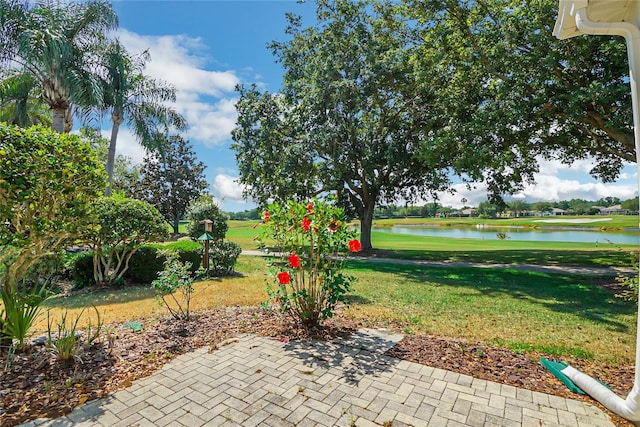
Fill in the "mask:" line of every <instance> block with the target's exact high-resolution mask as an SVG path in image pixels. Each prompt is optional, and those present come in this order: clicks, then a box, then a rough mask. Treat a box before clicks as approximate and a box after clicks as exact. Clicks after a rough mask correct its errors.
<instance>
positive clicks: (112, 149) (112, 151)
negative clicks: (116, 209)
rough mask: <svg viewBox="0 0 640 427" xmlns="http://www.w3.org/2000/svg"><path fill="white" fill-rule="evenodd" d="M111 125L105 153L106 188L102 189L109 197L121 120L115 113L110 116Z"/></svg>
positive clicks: (111, 188)
mask: <svg viewBox="0 0 640 427" xmlns="http://www.w3.org/2000/svg"><path fill="white" fill-rule="evenodd" d="M112 119H113V125H112V126H111V140H110V141H109V151H108V153H107V188H105V190H104V195H105V196H107V197H109V196H111V192H112V190H113V165H114V164H115V161H116V142H117V141H118V130H119V129H120V123H122V121H121V120H119V119H118V118H117V117H116V116H115V113H114V114H113V116H112Z"/></svg>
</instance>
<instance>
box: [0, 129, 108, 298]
mask: <svg viewBox="0 0 640 427" xmlns="http://www.w3.org/2000/svg"><path fill="white" fill-rule="evenodd" d="M105 176H106V175H105V173H104V167H103V166H102V165H101V164H100V162H99V160H98V158H97V155H96V153H95V151H94V150H93V149H92V148H91V146H90V144H89V143H87V142H84V141H82V140H80V139H79V138H78V137H77V136H74V135H61V134H58V133H55V132H52V131H51V130H48V129H45V128H42V127H31V128H28V129H23V128H19V127H17V126H8V125H5V124H2V123H0V224H2V225H1V226H0V246H2V251H0V263H1V264H3V265H5V267H6V270H5V275H4V277H3V278H2V281H3V282H4V286H13V285H14V284H15V283H16V281H17V280H19V279H20V278H21V277H22V275H24V273H25V272H26V271H27V269H28V268H29V266H31V265H32V264H33V263H34V262H35V261H37V260H38V259H39V258H41V257H43V256H46V255H49V254H52V253H55V251H56V250H58V249H60V248H61V247H63V245H68V244H73V243H74V241H75V239H78V238H79V237H80V236H82V235H84V234H85V233H86V232H87V230H88V229H91V228H92V227H93V225H94V218H93V214H92V212H93V205H94V203H95V201H96V200H97V198H98V197H99V195H100V194H101V193H102V190H103V188H104V180H105Z"/></svg>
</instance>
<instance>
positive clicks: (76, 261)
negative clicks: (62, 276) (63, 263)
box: [70, 251, 96, 289]
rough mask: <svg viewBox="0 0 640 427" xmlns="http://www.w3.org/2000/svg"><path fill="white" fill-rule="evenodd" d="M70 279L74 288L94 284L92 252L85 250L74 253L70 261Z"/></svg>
mask: <svg viewBox="0 0 640 427" xmlns="http://www.w3.org/2000/svg"><path fill="white" fill-rule="evenodd" d="M70 265H71V281H72V283H73V286H74V287H75V288H76V289H82V288H85V287H87V286H93V285H95V283H96V281H95V279H94V277H93V252H91V251H85V252H80V253H79V254H76V255H75V256H74V257H73V258H71V261H70Z"/></svg>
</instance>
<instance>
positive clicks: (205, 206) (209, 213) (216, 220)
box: [187, 200, 229, 241]
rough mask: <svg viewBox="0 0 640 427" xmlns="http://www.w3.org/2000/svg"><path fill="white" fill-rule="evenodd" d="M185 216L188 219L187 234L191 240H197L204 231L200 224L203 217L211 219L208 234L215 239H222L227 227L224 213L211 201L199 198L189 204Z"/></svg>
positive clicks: (202, 225)
mask: <svg viewBox="0 0 640 427" xmlns="http://www.w3.org/2000/svg"><path fill="white" fill-rule="evenodd" d="M187 218H188V219H189V224H188V225H187V234H188V235H189V237H191V239H192V240H197V239H198V237H200V236H201V235H202V234H203V233H204V224H200V221H202V220H204V219H209V220H211V221H212V224H211V231H210V232H209V234H210V235H211V237H213V240H215V241H219V240H224V236H225V235H226V234H227V230H228V229H229V226H228V225H227V217H226V215H225V214H224V212H222V211H221V210H220V208H219V207H218V206H217V205H216V204H215V203H213V202H212V201H202V200H200V201H197V202H195V203H193V204H191V206H189V210H188V211H187Z"/></svg>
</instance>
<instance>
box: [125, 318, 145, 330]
mask: <svg viewBox="0 0 640 427" xmlns="http://www.w3.org/2000/svg"><path fill="white" fill-rule="evenodd" d="M122 326H124V327H125V328H129V329H131V330H132V331H133V332H140V331H142V328H143V327H144V324H143V323H142V322H136V321H133V320H130V321H128V322H127V323H125V324H124V325H122Z"/></svg>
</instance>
